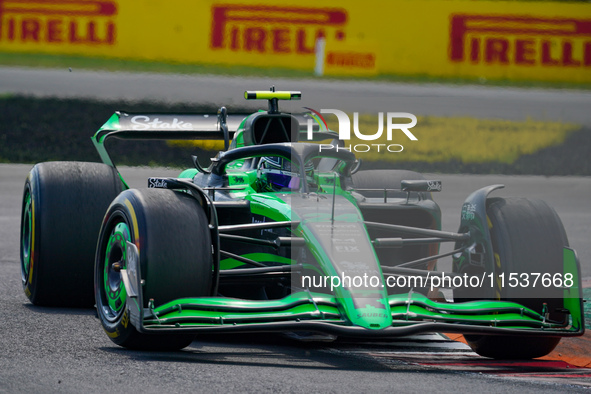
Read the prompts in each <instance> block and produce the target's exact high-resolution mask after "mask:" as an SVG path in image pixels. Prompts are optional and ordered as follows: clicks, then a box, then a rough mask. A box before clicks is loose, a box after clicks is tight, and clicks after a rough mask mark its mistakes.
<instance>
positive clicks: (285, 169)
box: [258, 157, 314, 192]
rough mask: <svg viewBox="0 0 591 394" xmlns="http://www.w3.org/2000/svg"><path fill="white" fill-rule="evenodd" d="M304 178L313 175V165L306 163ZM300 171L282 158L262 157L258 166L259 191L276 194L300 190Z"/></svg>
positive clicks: (293, 164) (295, 165)
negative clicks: (282, 191)
mask: <svg viewBox="0 0 591 394" xmlns="http://www.w3.org/2000/svg"><path fill="white" fill-rule="evenodd" d="M305 169H306V176H307V177H312V176H313V174H314V164H313V163H312V162H308V163H306V166H305ZM300 178H301V176H300V171H299V168H298V166H297V164H295V163H292V162H291V161H289V160H288V159H285V158H283V157H263V158H261V160H260V162H259V166H258V179H259V182H260V184H261V189H262V190H261V191H272V192H277V191H281V190H287V189H289V190H296V189H299V188H300Z"/></svg>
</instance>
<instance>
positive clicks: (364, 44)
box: [0, 0, 591, 82]
mask: <svg viewBox="0 0 591 394" xmlns="http://www.w3.org/2000/svg"><path fill="white" fill-rule="evenodd" d="M320 38H323V39H324V45H323V47H324V50H323V51H319V53H320V54H321V55H322V60H323V69H324V73H325V74H327V75H338V74H350V75H376V74H403V75H430V76H443V77H481V78H487V79H513V80H525V79H527V80H545V81H570V82H591V4H589V3H564V2H560V3H559V2H529V1H527V2H517V1H511V2H503V1H460V0H456V1H454V0H366V1H358V0H341V1H339V2H336V1H328V0H297V1H294V0H286V1H281V2H277V1H268V0H264V1H263V0H257V1H246V0H243V1H214V0H203V1H198V0H169V1H166V2H164V1H152V0H133V1H132V0H1V1H0V51H7V52H17V51H18V52H36V53H39V52H42V53H54V54H76V55H87V56H107V57H116V58H125V59H137V60H159V61H168V62H179V63H201V64H221V65H238V66H255V67H284V68H292V69H299V70H313V69H314V67H315V64H316V57H317V51H316V50H315V48H316V44H317V43H318V42H319V39H320Z"/></svg>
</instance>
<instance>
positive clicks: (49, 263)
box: [20, 162, 122, 307]
mask: <svg viewBox="0 0 591 394" xmlns="http://www.w3.org/2000/svg"><path fill="white" fill-rule="evenodd" d="M121 188H122V185H121V180H120V178H119V176H118V174H117V172H116V171H115V169H113V168H112V167H109V166H107V165H105V164H100V163H82V162H48V163H40V164H37V165H36V166H35V167H33V169H32V170H31V172H30V173H29V176H28V177H27V180H26V182H25V188H24V193H23V201H22V215H21V229H20V260H21V278H22V284H23V289H24V291H25V294H26V296H27V297H28V298H29V300H30V301H31V302H32V303H33V304H35V305H45V306H60V307H92V306H93V305H94V290H93V272H94V269H93V267H94V253H95V250H96V240H97V239H98V233H99V230H100V227H101V220H102V219H103V216H104V214H105V211H106V210H107V208H108V207H109V204H110V203H111V201H113V199H114V198H115V197H116V196H117V195H118V194H119V193H120V192H121Z"/></svg>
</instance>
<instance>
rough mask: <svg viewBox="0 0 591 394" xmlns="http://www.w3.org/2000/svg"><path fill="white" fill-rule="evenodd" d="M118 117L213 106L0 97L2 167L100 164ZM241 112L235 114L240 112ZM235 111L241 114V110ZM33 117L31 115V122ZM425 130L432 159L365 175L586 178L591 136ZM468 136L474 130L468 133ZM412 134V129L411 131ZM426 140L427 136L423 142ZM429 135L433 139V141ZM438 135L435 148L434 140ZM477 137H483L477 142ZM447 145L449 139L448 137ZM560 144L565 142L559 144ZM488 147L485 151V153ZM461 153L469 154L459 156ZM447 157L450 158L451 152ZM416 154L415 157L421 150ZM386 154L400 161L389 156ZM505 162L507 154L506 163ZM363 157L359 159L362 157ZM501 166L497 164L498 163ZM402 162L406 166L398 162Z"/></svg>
mask: <svg viewBox="0 0 591 394" xmlns="http://www.w3.org/2000/svg"><path fill="white" fill-rule="evenodd" d="M115 110H124V111H129V112H170V113H188V112H203V113H215V111H216V110H217V108H216V107H214V106H212V105H209V106H208V105H203V106H195V105H183V104H175V105H166V104H157V103H153V102H139V103H138V102H133V103H129V102H124V101H119V102H108V103H107V102H101V101H97V100H77V99H55V98H33V97H23V96H4V97H0V119H2V122H1V124H0V162H13V163H35V162H41V161H48V160H82V161H99V160H100V159H99V156H98V154H97V153H96V150H95V149H94V146H93V145H92V143H91V141H90V136H91V135H93V134H94V133H95V132H96V130H97V129H98V128H99V127H100V126H101V125H102V124H103V123H104V122H105V121H106V120H107V119H109V117H110V116H111V115H112V114H113V112H114V111H115ZM237 111H238V110H237ZM238 112H240V111H238ZM32 114H34V116H32ZM372 120H373V121H372V122H371V123H372V124H371V128H370V126H367V128H363V126H362V130H363V131H364V132H366V133H369V132H370V130H375V127H376V126H375V119H372ZM421 123H423V127H424V129H423V131H422V132H421V131H420V129H421V128H420V127H419V126H417V130H418V131H417V136H418V137H419V141H417V143H419V145H425V146H424V148H425V149H426V150H427V151H428V152H430V153H429V154H428V155H427V156H422V157H419V156H417V157H413V158H412V159H413V160H414V161H413V160H410V159H411V157H410V156H409V157H401V156H398V158H399V161H396V162H392V161H386V160H388V159H389V158H388V157H383V158H382V157H378V158H376V159H375V160H376V161H370V160H364V162H363V163H364V164H363V168H364V169H371V168H400V169H408V170H413V171H418V172H439V173H473V174H535V175H585V176H588V175H591V160H589V146H591V129H589V128H581V129H579V130H576V129H573V128H571V126H569V125H561V124H549V125H544V124H538V123H537V122H531V121H527V122H509V123H504V121H498V122H490V121H484V120H475V119H463V118H431V117H430V118H425V119H421V121H420V123H419V124H421ZM520 129H526V130H525V131H523V133H525V134H524V135H529V136H530V137H531V136H534V135H536V136H537V134H538V133H540V135H544V136H545V137H544V138H539V140H538V141H530V140H535V139H536V138H525V139H518V138H516V139H515V142H516V143H515V144H513V145H514V146H509V144H507V143H505V141H504V138H497V137H498V136H500V137H505V136H507V135H508V136H509V137H511V138H513V137H516V135H517V134H519V133H520V132H519V130H520ZM460 130H463V131H462V133H467V134H465V135H468V134H469V135H470V138H471V140H470V141H471V144H469V145H464V149H456V148H454V149H453V150H452V149H451V148H450V147H451V146H452V145H453V144H449V143H448V142H449V141H445V139H442V137H443V135H444V134H447V135H449V136H453V135H454V134H455V133H457V132H458V131H460ZM470 130H479V131H478V132H472V133H470ZM413 131H414V129H413ZM423 134H424V136H423ZM429 134H432V135H433V138H430V136H429ZM436 134H438V135H439V137H437V138H439V141H440V142H437V141H438V140H437V138H435V135H436ZM479 136H482V138H485V139H486V141H484V142H483V141H482V140H481V139H480V137H479ZM450 138H451V137H450ZM487 141H488V144H487V146H488V149H489V150H491V151H493V150H494V151H495V152H496V154H498V155H499V157H498V158H497V159H496V160H495V159H494V158H491V159H489V161H484V162H483V161H478V160H477V161H474V160H472V159H470V158H469V157H468V156H466V154H470V151H471V150H473V149H475V148H474V147H475V146H480V147H481V148H482V147H483V144H485V143H486V142H487ZM561 141H562V142H561ZM440 143H441V144H444V143H445V144H447V145H445V146H447V147H448V148H446V149H445V150H446V151H449V152H452V151H453V152H455V153H454V154H453V155H452V156H451V157H448V156H439V161H433V160H431V159H430V157H429V156H430V155H436V154H437V149H438V144H440ZM487 146H484V148H485V149H486V148H487ZM404 147H405V150H406V149H408V151H409V152H410V151H411V145H410V141H409V142H404ZM108 148H109V152H110V153H111V156H112V158H113V159H114V160H115V161H116V163H118V164H128V165H146V164H150V163H152V164H154V165H164V166H175V167H181V168H190V167H192V162H191V155H192V154H197V155H198V156H199V160H200V162H201V163H202V164H203V165H208V164H209V162H208V158H211V157H213V156H214V155H215V154H216V153H217V152H216V151H214V150H207V149H204V148H208V147H206V146H187V145H186V144H177V145H173V146H171V145H168V144H166V142H165V141H126V140H115V139H114V140H113V141H110V142H109V143H108ZM509 148H511V149H515V148H518V150H517V154H518V155H519V157H518V158H517V159H516V160H515V159H514V156H513V155H514V153H515V152H513V153H511V149H509ZM463 150H465V151H466V152H463ZM449 152H448V153H449ZM415 153H419V152H418V151H417V152H415ZM391 155H400V154H398V153H392V154H391ZM503 155H508V156H507V157H504V156H503ZM360 156H362V155H360ZM501 159H502V161H500V160H501ZM400 160H404V161H400Z"/></svg>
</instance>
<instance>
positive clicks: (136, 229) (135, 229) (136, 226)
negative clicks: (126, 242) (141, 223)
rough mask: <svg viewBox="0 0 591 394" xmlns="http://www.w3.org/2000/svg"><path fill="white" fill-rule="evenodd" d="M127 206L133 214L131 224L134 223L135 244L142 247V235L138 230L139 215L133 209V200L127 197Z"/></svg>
mask: <svg viewBox="0 0 591 394" xmlns="http://www.w3.org/2000/svg"><path fill="white" fill-rule="evenodd" d="M125 206H126V207H127V208H128V209H129V213H130V214H131V224H132V225H133V234H134V235H135V237H134V238H135V239H134V241H135V242H134V243H135V246H136V247H137V248H138V250H139V249H140V236H139V231H138V225H137V217H136V216H135V211H134V210H133V205H131V201H129V200H128V199H125Z"/></svg>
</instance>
